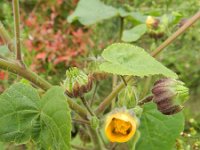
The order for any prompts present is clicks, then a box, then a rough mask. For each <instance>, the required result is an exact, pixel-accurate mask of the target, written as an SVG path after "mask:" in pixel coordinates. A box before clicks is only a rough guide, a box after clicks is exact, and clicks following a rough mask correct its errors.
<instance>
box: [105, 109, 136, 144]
mask: <svg viewBox="0 0 200 150" xmlns="http://www.w3.org/2000/svg"><path fill="white" fill-rule="evenodd" d="M136 129H137V119H136V117H133V116H132V115H131V114H130V113H129V112H126V111H124V110H119V111H116V112H114V113H111V114H109V115H108V116H107V118H106V122H105V134H106V136H107V138H108V139H109V140H110V141H111V142H119V143H123V142H127V141H128V140H130V139H131V138H132V137H133V135H134V134H135V132H136Z"/></svg>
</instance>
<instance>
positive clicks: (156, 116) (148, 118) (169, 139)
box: [136, 103, 184, 150]
mask: <svg viewBox="0 0 200 150" xmlns="http://www.w3.org/2000/svg"><path fill="white" fill-rule="evenodd" d="M183 129H184V116H183V114H182V113H178V114H176V115H173V116H172V115H171V116H166V115H163V114H161V113H160V112H159V111H158V110H157V108H156V106H155V104H153V103H148V104H145V105H144V112H143V115H142V118H141V125H140V128H139V130H140V132H141V137H140V140H139V142H138V144H137V146H136V149H139V150H146V148H147V147H148V150H160V148H161V147H162V150H171V149H173V146H174V145H175V142H176V138H178V137H179V135H180V133H181V132H182V131H183Z"/></svg>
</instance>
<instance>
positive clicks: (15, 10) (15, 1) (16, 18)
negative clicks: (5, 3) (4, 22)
mask: <svg viewBox="0 0 200 150" xmlns="http://www.w3.org/2000/svg"><path fill="white" fill-rule="evenodd" d="M13 14H14V23H15V28H14V29H15V30H14V31H15V50H16V59H17V61H18V62H19V63H20V64H21V65H22V66H24V65H23V62H22V56H21V42H20V13H19V0H13Z"/></svg>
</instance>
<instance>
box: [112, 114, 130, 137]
mask: <svg viewBox="0 0 200 150" xmlns="http://www.w3.org/2000/svg"><path fill="white" fill-rule="evenodd" d="M112 124H113V130H112V133H114V134H120V135H128V134H129V133H130V132H131V128H132V126H131V123H130V122H126V121H123V120H120V119H116V118H113V119H112Z"/></svg>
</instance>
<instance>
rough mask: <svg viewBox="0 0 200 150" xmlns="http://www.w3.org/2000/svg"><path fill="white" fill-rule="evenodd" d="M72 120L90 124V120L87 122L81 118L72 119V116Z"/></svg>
mask: <svg viewBox="0 0 200 150" xmlns="http://www.w3.org/2000/svg"><path fill="white" fill-rule="evenodd" d="M72 121H74V122H78V123H81V124H86V125H90V122H89V121H87V120H83V119H74V118H73V119H72Z"/></svg>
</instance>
